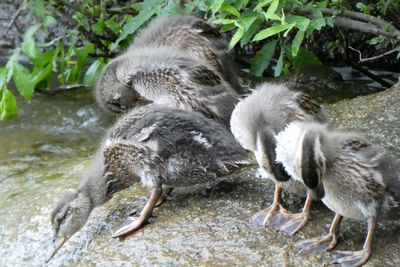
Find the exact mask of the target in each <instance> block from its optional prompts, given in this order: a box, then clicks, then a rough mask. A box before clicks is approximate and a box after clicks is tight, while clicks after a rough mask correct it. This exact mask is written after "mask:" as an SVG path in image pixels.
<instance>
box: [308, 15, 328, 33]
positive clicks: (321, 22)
mask: <svg viewBox="0 0 400 267" xmlns="http://www.w3.org/2000/svg"><path fill="white" fill-rule="evenodd" d="M311 26H312V27H313V28H314V29H316V30H318V31H319V30H321V29H322V28H323V27H325V26H326V21H325V18H318V19H313V20H312V21H311Z"/></svg>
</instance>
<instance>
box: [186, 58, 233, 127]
mask: <svg viewBox="0 0 400 267" xmlns="http://www.w3.org/2000/svg"><path fill="white" fill-rule="evenodd" d="M183 76H187V77H188V81H189V82H188V90H191V93H192V94H194V95H193V102H192V103H193V104H194V105H195V106H196V108H197V109H200V111H201V113H203V114H206V115H207V117H209V118H219V119H220V120H222V121H223V122H224V123H228V122H229V119H230V116H231V114H232V111H233V109H234V107H235V104H236V103H237V102H238V101H239V100H238V98H239V96H238V95H237V93H236V92H235V91H234V90H233V89H232V88H231V87H230V86H229V85H228V84H227V83H226V82H225V81H224V80H223V79H222V78H221V77H220V76H219V75H218V74H217V72H216V71H215V70H214V69H212V68H211V67H210V66H206V65H196V66H192V67H190V68H187V69H184V73H183Z"/></svg>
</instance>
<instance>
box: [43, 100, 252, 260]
mask: <svg viewBox="0 0 400 267" xmlns="http://www.w3.org/2000/svg"><path fill="white" fill-rule="evenodd" d="M249 163H250V162H249V160H248V158H247V155H246V151H245V150H244V149H243V148H242V147H241V146H240V145H239V144H238V143H237V142H236V140H235V139H234V137H233V136H232V135H231V134H230V132H229V131H228V130H227V129H226V128H224V127H223V126H222V125H220V124H218V123H216V122H214V121H212V120H210V119H207V118H205V117H204V116H203V115H201V114H199V113H195V112H187V111H183V110H179V109H170V108H166V107H163V106H159V105H156V104H149V105H147V106H144V107H141V108H137V109H134V110H132V111H131V112H130V113H128V114H127V115H125V116H124V117H123V118H122V119H121V120H120V121H119V122H117V123H116V125H115V126H114V127H113V128H112V129H111V131H110V132H109V133H108V134H107V136H106V138H105V141H104V142H103V144H102V145H101V147H100V150H99V152H98V153H97V155H96V157H95V159H94V162H93V166H92V167H91V168H90V170H89V171H88V172H87V174H86V175H85V177H84V178H83V180H82V182H81V185H80V186H79V188H78V190H77V191H76V192H75V193H73V194H71V195H67V196H66V197H64V198H63V199H62V200H61V201H59V202H58V203H57V205H56V206H55V208H54V210H53V212H52V214H51V223H52V226H53V229H54V241H53V243H54V248H53V249H52V251H51V252H50V254H49V257H48V259H47V261H49V260H50V259H51V258H52V257H53V256H54V255H55V253H56V252H57V251H58V250H59V249H60V248H61V246H62V245H63V244H64V243H65V241H67V240H68V238H70V237H71V236H72V235H73V234H74V233H75V232H77V231H78V230H79V229H81V228H82V227H83V226H84V224H85V223H86V221H87V219H88V217H89V215H90V213H91V211H92V210H93V209H94V208H95V207H97V206H99V205H102V204H104V203H105V202H107V201H108V200H109V199H111V197H112V196H113V194H115V193H116V192H118V191H120V190H122V189H124V188H127V187H129V186H131V185H133V184H135V183H137V182H141V183H142V184H144V185H146V186H147V187H149V188H151V195H150V198H149V200H148V202H147V204H146V205H145V207H144V208H143V210H142V211H141V213H140V216H139V217H138V218H133V217H129V218H128V220H127V222H126V223H124V225H123V227H121V228H120V229H119V230H118V231H117V232H116V233H115V234H114V237H119V236H126V235H128V234H129V233H131V232H133V231H136V230H138V229H139V228H140V227H141V226H143V225H144V224H145V223H146V221H147V219H148V218H149V217H150V216H151V214H152V211H153V208H154V207H155V205H156V203H157V202H158V201H159V199H160V197H161V195H162V188H163V186H168V187H172V188H174V187H183V186H191V185H196V184H213V183H215V182H217V180H218V177H220V176H222V175H224V174H227V173H228V172H229V171H230V170H233V169H236V168H239V166H241V165H247V164H249Z"/></svg>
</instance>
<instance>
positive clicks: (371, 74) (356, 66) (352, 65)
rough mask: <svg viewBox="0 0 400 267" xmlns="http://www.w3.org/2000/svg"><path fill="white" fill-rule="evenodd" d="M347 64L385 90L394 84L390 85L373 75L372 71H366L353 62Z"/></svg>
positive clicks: (348, 61) (349, 61)
mask: <svg viewBox="0 0 400 267" xmlns="http://www.w3.org/2000/svg"><path fill="white" fill-rule="evenodd" d="M347 63H348V64H349V65H350V66H351V67H352V68H354V69H356V70H358V71H359V72H361V73H362V74H364V75H365V76H367V77H369V78H371V79H372V80H374V81H376V82H377V83H379V84H381V85H382V86H383V87H385V88H389V87H390V86H392V84H390V83H388V82H387V81H385V80H384V79H382V78H380V77H379V76H376V75H375V74H373V73H371V72H370V71H368V70H366V69H364V68H363V67H362V66H359V65H357V64H354V63H353V62H352V61H351V60H347Z"/></svg>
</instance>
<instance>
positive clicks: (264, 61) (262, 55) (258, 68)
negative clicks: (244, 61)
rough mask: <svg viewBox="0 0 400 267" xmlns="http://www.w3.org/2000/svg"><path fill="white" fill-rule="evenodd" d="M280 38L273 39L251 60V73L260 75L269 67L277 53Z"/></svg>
mask: <svg viewBox="0 0 400 267" xmlns="http://www.w3.org/2000/svg"><path fill="white" fill-rule="evenodd" d="M277 43H278V40H274V41H271V42H269V43H267V44H265V45H264V46H263V48H261V49H260V50H259V51H258V52H257V54H256V55H255V56H254V58H253V59H252V60H251V62H250V73H251V74H253V75H255V76H257V77H260V76H262V74H263V72H264V70H265V69H266V68H268V66H269V64H270V63H271V59H272V57H273V56H274V53H275V47H276V44H277Z"/></svg>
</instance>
